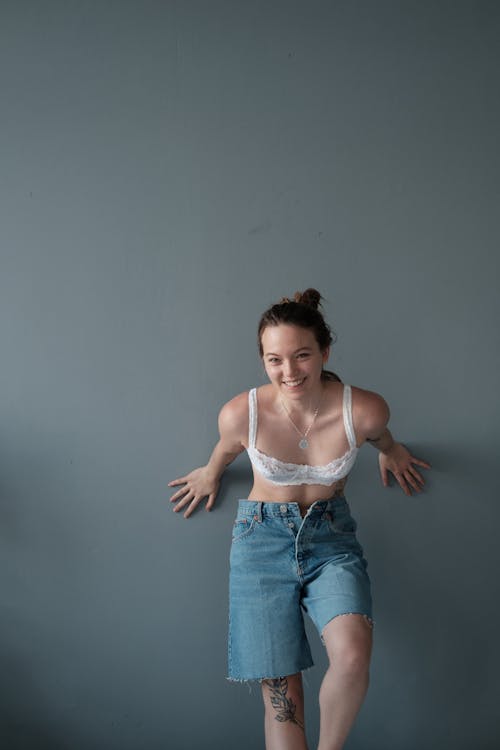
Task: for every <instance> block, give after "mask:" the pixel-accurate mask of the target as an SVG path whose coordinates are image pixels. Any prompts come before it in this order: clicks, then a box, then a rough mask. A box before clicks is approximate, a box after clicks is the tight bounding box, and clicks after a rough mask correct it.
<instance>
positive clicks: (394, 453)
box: [359, 391, 431, 495]
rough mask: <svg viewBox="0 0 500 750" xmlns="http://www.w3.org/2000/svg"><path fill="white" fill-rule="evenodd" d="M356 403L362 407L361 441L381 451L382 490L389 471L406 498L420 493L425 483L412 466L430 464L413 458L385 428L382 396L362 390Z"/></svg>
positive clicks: (385, 407) (385, 409) (386, 411)
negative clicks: (362, 439) (358, 401)
mask: <svg viewBox="0 0 500 750" xmlns="http://www.w3.org/2000/svg"><path fill="white" fill-rule="evenodd" d="M359 400H360V401H361V404H360V406H361V407H362V408H361V409H359V412H360V424H361V430H362V432H363V433H364V435H363V436H364V439H365V440H366V441H367V442H369V443H371V445H373V446H375V448H377V449H378V450H379V451H380V453H379V457H378V461H379V467H380V475H381V477H382V483H383V485H384V487H388V486H389V472H391V474H393V475H394V477H395V478H396V481H397V482H398V484H399V486H400V487H401V489H402V490H403V492H404V493H405V495H411V494H412V489H413V490H414V491H415V492H421V490H422V487H423V485H424V482H425V480H424V478H423V476H422V475H421V474H420V472H419V471H418V469H416V468H415V466H422V467H423V468H424V469H430V468H431V467H430V464H428V463H427V461H422V459H420V458H417V457H416V456H412V454H411V453H410V451H409V450H408V449H407V448H406V447H405V446H404V445H403V444H402V443H398V442H396V441H395V440H394V438H393V437H392V435H391V433H390V430H389V429H388V427H387V423H388V421H389V417H390V411H389V407H388V405H387V403H386V402H385V401H384V399H383V398H382V396H379V395H378V394H377V393H372V392H370V391H364V392H363V395H362V397H361V398H360V399H359ZM363 407H364V408H363Z"/></svg>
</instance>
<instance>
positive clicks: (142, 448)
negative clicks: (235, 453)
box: [0, 0, 500, 750]
mask: <svg viewBox="0 0 500 750" xmlns="http://www.w3.org/2000/svg"><path fill="white" fill-rule="evenodd" d="M499 30H500V6H499V4H498V3H495V2H477V0H476V1H474V2H472V0H471V2H451V1H450V2H440V1H436V0H433V1H432V2H376V3H372V2H367V1H366V2H354V1H353V2H341V1H340V0H338V1H335V2H307V3H306V2H302V3H300V2H290V1H289V2H263V1H261V0H259V1H258V2H255V0H254V1H253V2H251V3H250V2H244V1H243V0H236V1H235V0H225V1H222V0H216V1H213V2H178V3H176V2H139V0H137V1H136V2H118V0H116V1H115V0H113V1H107V2H97V0H78V1H77V0H74V1H73V2H71V1H70V0H68V1H66V2H63V1H62V0H61V1H60V2H53V1H52V0H45V2H35V1H33V2H27V1H26V2H23V1H22V0H21V1H14V0H12V1H11V2H8V1H7V2H6V1H4V0H2V2H0V77H1V92H2V103H1V108H2V115H1V135H0V151H1V154H0V155H1V161H0V163H1V185H0V190H1V194H0V210H1V221H0V232H1V241H0V252H1V278H0V334H1V353H2V365H1V371H0V372H1V384H2V388H1V399H0V417H1V418H0V440H1V451H0V498H1V499H0V571H1V591H2V614H1V624H0V670H1V671H0V675H1V677H0V681H1V685H2V688H1V689H2V694H1V696H0V717H1V718H0V725H1V728H0V737H1V740H2V741H3V744H4V746H5V747H7V748H9V750H19V749H24V748H36V749H38V748H40V749H45V748H47V750H91V749H92V750H93V749H94V748H98V749H100V748H103V750H112V749H114V748H117V749H118V748H120V750H138V749H139V748H140V749H144V750H155V749H156V748H162V749H163V748H170V749H171V750H184V749H186V750H188V749H189V750H191V748H194V747H204V748H218V749H220V748H223V749H224V748H234V747H238V748H239V750H247V749H248V750H254V749H255V748H258V747H261V746H262V745H263V733H262V728H261V707H260V694H259V689H258V687H253V688H252V690H251V691H249V690H248V688H246V687H244V686H239V685H232V684H229V683H228V682H226V680H225V675H226V620H227V578H228V552H229V543H230V541H229V540H230V529H231V526H232V520H233V516H234V512H235V503H236V500H237V498H238V497H245V494H247V493H248V488H249V484H250V474H249V465H248V460H247V458H246V457H245V456H241V457H239V458H238V460H237V461H236V462H235V464H234V465H233V467H231V469H230V470H228V472H227V475H226V476H225V479H224V481H223V485H222V489H221V493H220V497H219V500H218V504H217V507H216V510H215V511H214V512H213V513H212V514H211V515H206V514H205V513H204V512H199V513H197V514H196V515H195V516H194V517H193V518H192V519H191V520H189V521H185V520H184V519H183V518H181V517H180V516H177V515H174V514H173V513H172V512H171V508H170V505H169V502H168V498H169V496H170V494H171V493H170V492H169V491H168V488H167V486H166V485H167V482H168V481H169V480H170V479H172V478H174V477H176V476H179V475H181V474H183V473H185V472H187V471H188V470H189V469H191V468H193V467H195V466H197V465H200V464H201V463H203V462H204V461H205V460H206V459H207V457H208V455H209V452H210V450H211V448H212V446H213V444H214V442H215V441H216V439H217V432H216V417H217V413H218V410H219V408H220V406H221V405H222V404H223V403H224V402H225V401H226V400H228V399H229V398H230V397H232V396H233V395H235V394H236V393H239V392H241V391H242V390H245V389H248V388H249V387H251V386H253V385H258V384H260V383H263V382H264V376H263V373H262V369H261V366H260V363H259V361H258V357H257V352H256V347H255V328H256V323H257V320H258V317H259V315H260V313H261V312H262V310H263V309H264V308H266V307H267V306H268V304H270V303H271V302H273V301H274V300H276V299H277V298H278V297H280V296H281V295H284V294H289V293H291V292H294V291H295V290H296V289H302V288H305V287H306V286H310V285H314V286H317V287H318V288H319V289H320V291H322V293H323V294H324V295H325V296H326V298H327V303H326V313H327V316H328V318H329V320H330V321H331V323H332V325H333V327H334V329H335V330H336V332H337V334H338V342H337V345H336V347H335V349H334V351H333V354H332V357H331V362H330V364H331V366H332V368H334V369H336V370H337V371H338V372H339V373H340V374H341V376H342V377H343V379H344V380H346V381H347V382H351V383H354V384H355V385H358V386H361V387H366V388H371V389H373V390H376V391H379V392H380V393H382V394H383V395H384V396H385V398H386V399H387V400H388V402H389V404H390V406H391V409H392V420H391V427H392V429H393V432H394V434H395V435H396V436H397V437H398V438H399V439H400V440H403V441H404V442H406V443H407V444H408V445H409V446H410V448H411V449H412V450H414V452H415V453H416V454H417V455H419V456H422V457H424V458H426V459H428V460H429V461H431V463H432V464H433V469H432V472H430V473H428V477H429V480H428V483H427V489H426V492H425V493H424V494H423V495H421V496H418V497H412V498H406V497H405V496H404V495H403V494H402V492H400V491H399V490H398V489H396V488H395V487H392V488H391V489H383V488H382V486H381V482H380V479H379V477H378V474H377V463H376V452H375V451H374V450H373V449H371V448H370V447H366V448H364V449H363V451H362V452H361V456H360V459H359V462H358V464H357V465H356V467H355V470H354V472H353V474H352V477H351V479H350V482H349V487H348V497H349V501H350V503H351V506H352V509H353V512H354V514H355V515H356V517H357V519H358V522H359V533H360V539H361V541H362V543H363V545H364V548H365V552H366V554H367V557H368V559H369V566H370V571H371V575H372V579H373V586H374V595H375V604H376V643H375V649H374V658H373V670H372V684H371V688H370V692H369V695H368V698H367V700H366V703H365V705H364V707H363V710H362V713H361V715H360V717H359V720H358V723H357V725H356V727H355V729H354V731H353V733H352V736H351V738H350V739H349V741H348V743H347V748H349V749H350V750H355V749H356V748H366V749H368V748H370V750H417V748H418V749H419V750H420V749H421V748H426V749H427V750H446V749H447V748H453V750H470V748H471V747H474V748H477V749H478V750H487V749H489V748H494V747H498V741H499V737H500V732H499V729H498V720H497V719H496V718H495V716H497V715H498V699H499V690H498V687H497V675H498V670H499V667H500V664H499V659H498V649H497V641H498V636H497V632H498V620H499V614H500V611H499V610H500V606H499V600H498V585H497V573H498V569H499V563H500V560H499V557H500V556H499V551H498V542H497V529H498V522H499V520H500V509H499V503H498V477H497V474H496V471H495V469H496V466H497V465H498V460H497V453H498V441H497V433H498V430H497V425H498V419H499V401H498V372H499V368H500V362H499V340H498V316H499V301H498V272H499V260H498V239H499V231H498V229H499V226H498V225H499V220H498V216H499V210H498V204H499V200H498V198H499V187H498V186H499V170H498V166H499V165H498V132H500V117H499V114H500V112H499V102H498V84H499V65H498V63H499V53H498V39H499ZM310 633H311V639H312V646H313V651H314V655H315V658H316V662H317V663H316V666H315V668H314V669H313V670H310V671H309V672H308V673H307V675H306V680H307V689H308V694H307V695H308V697H307V701H308V706H307V708H308V711H309V726H308V731H309V734H310V738H311V747H312V748H313V747H315V738H316V736H317V722H318V711H317V707H316V694H317V689H318V686H319V683H320V680H321V675H322V672H323V670H324V668H325V666H326V662H325V657H324V655H323V653H322V648H321V644H320V643H319V640H318V637H317V635H316V634H315V633H313V632H312V629H310Z"/></svg>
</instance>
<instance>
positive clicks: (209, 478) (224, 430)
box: [168, 396, 244, 518]
mask: <svg viewBox="0 0 500 750" xmlns="http://www.w3.org/2000/svg"><path fill="white" fill-rule="evenodd" d="M242 406H243V403H242V399H241V397H240V396H236V398H234V399H233V400H232V401H229V402H228V403H227V404H225V405H224V406H223V407H222V409H221V411H220V414H219V434H220V439H219V442H218V443H217V445H216V446H215V448H214V450H213V452H212V455H211V456H210V458H209V460H208V463H207V464H206V466H200V468H198V469H194V470H193V471H191V472H190V473H189V474H186V476H184V477H179V478H178V479H174V480H172V481H171V482H169V483H168V486H169V487H175V486H177V485H179V484H182V485H183V487H181V489H180V490H177V492H176V493H175V494H174V495H172V497H171V498H170V502H171V503H175V502H177V505H176V506H175V507H174V511H175V512H177V511H179V510H182V509H183V508H185V511H184V518H189V516H190V515H191V513H192V512H193V511H194V510H195V509H196V507H197V506H198V505H199V503H200V502H201V501H202V500H203V498H204V497H208V500H207V504H206V510H208V511H210V510H212V508H213V505H214V503H215V498H216V496H217V492H218V490H219V484H220V478H221V476H222V474H223V473H224V469H225V468H226V466H227V465H228V464H230V463H231V461H234V459H235V458H236V456H238V455H239V454H240V453H241V452H242V451H243V450H244V445H243V444H242V442H241V426H242V416H244V415H243V414H242Z"/></svg>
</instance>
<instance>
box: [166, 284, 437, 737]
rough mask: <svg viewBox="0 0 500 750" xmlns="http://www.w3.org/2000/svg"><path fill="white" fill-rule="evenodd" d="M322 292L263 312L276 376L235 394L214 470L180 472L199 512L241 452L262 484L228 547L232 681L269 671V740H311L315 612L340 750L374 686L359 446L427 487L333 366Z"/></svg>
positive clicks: (326, 718) (326, 729) (184, 500)
mask: <svg viewBox="0 0 500 750" xmlns="http://www.w3.org/2000/svg"><path fill="white" fill-rule="evenodd" d="M320 301H321V295H320V294H319V292H318V291H316V290H315V289H307V290H306V291H305V292H303V293H300V292H297V293H296V295H295V297H294V299H293V300H290V299H288V298H283V299H282V300H281V301H280V302H279V303H277V304H275V305H272V306H271V307H270V308H269V309H268V310H266V312H265V313H264V314H263V315H262V317H261V319H260V322H259V326H258V345H259V352H260V356H261V358H262V362H263V364H264V367H265V370H266V373H267V376H268V378H269V381H270V382H269V384H267V385H264V386H261V387H260V388H252V389H251V390H250V391H249V392H248V393H246V392H245V393H240V394H239V395H238V396H236V397H235V398H233V399H231V401H228V402H227V403H226V404H225V405H224V406H223V407H222V409H221V411H220V414H219V431H220V440H219V442H218V443H217V445H216V447H215V449H214V451H213V453H212V455H211V457H210V460H209V461H208V463H207V465H206V466H203V467H200V468H198V469H195V470H194V471H192V472H190V474H188V475H187V476H184V477H180V478H179V479H175V480H173V481H172V482H170V483H169V484H170V486H176V485H182V487H181V489H179V490H177V491H176V492H175V494H174V495H173V496H172V498H171V501H172V502H174V503H176V505H175V507H174V510H175V511H179V510H181V509H184V516H185V517H186V518H187V517H189V516H190V515H191V513H192V512H193V511H194V510H195V508H196V507H197V506H198V504H199V503H200V502H201V500H203V498H204V497H208V501H207V506H206V507H207V510H210V509H211V508H212V507H213V504H214V502H215V498H216V495H217V491H218V488H219V482H220V478H221V475H222V473H223V471H224V469H225V467H226V466H227V465H228V464H229V463H230V462H231V461H232V460H233V459H234V458H235V457H236V456H237V455H238V454H239V453H241V452H242V451H243V450H246V451H247V452H248V456H249V458H250V461H251V463H252V467H253V485H252V488H251V490H250V492H249V494H248V497H247V498H245V499H244V500H240V501H239V503H238V511H237V516H236V520H235V524H234V531H233V539H232V546H231V556H230V583H229V589H230V590H229V594H230V596H229V599H230V601H229V612H230V617H229V644H228V645H229V648H228V662H229V679H231V680H235V681H246V680H258V681H260V682H261V684H262V694H263V699H264V706H265V736H266V748H267V750H275V749H277V748H289V749H290V750H292V748H293V749H294V750H295V749H297V750H304V749H305V748H306V747H307V746H306V738H305V733H304V697H303V689H302V674H301V673H302V670H304V669H306V668H308V667H310V666H311V665H312V663H313V662H312V657H311V651H310V647H309V643H308V640H307V637H306V633H305V628H304V620H303V613H307V614H308V615H309V617H310V618H311V620H312V621H313V623H314V624H315V626H316V628H317V630H318V633H319V634H320V636H321V640H322V642H323V643H324V645H325V648H326V650H327V653H328V657H329V660H330V667H329V669H328V670H327V672H326V675H325V677H324V680H323V683H322V686H321V690H320V695H319V700H320V708H321V720H320V740H319V745H318V750H339V748H342V746H343V743H344V741H345V739H346V737H347V735H348V732H349V729H350V727H351V726H352V723H353V722H354V719H355V717H356V715H357V712H358V710H359V708H360V706H361V703H362V701H363V698H364V696H365V693H366V690H367V687H368V671H369V661H370V654H371V646H372V601H371V587H370V579H369V577H368V573H367V562H366V560H365V558H364V556H363V549H362V547H361V545H360V544H359V542H358V540H357V537H356V522H355V521H354V519H353V518H352V516H351V513H350V509H349V506H348V503H347V500H346V498H345V495H344V488H345V485H346V482H347V476H348V474H349V472H350V470H351V468H352V466H353V464H354V462H355V460H356V456H357V453H358V450H359V448H360V446H361V445H362V444H363V443H364V442H366V441H368V442H370V443H371V444H372V445H375V446H376V447H377V448H378V449H379V451H380V454H379V463H380V471H381V475H382V481H383V483H384V484H385V485H387V484H388V472H389V471H390V472H392V473H393V474H394V476H395V477H396V479H397V481H398V483H399V484H400V486H401V488H402V489H403V491H404V492H405V493H406V494H411V492H412V490H415V491H416V492H418V491H420V489H421V487H422V485H423V483H424V479H423V477H422V476H421V474H420V473H419V471H418V470H417V469H416V465H419V466H423V467H425V468H430V467H429V464H428V463H426V462H425V461H422V460H420V459H418V458H415V457H414V456H412V455H411V454H410V453H409V451H408V450H407V449H406V448H405V447H404V446H403V445H401V444H400V443H396V442H395V441H394V440H393V438H392V435H391V433H390V432H389V430H388V428H387V423H388V421H389V407H388V406H387V403H386V402H385V400H384V399H383V398H382V396H380V395H378V394H377V393H373V392H372V391H367V390H364V389H361V388H357V387H354V386H350V385H347V384H343V383H342V382H341V381H340V378H339V377H338V376H337V375H335V374H334V373H332V372H330V371H328V370H325V364H326V363H327V361H328V358H329V356H330V346H331V343H332V334H331V331H330V328H329V327H328V325H327V324H326V322H325V320H324V318H323V316H322V314H321V312H320V311H319V304H320Z"/></svg>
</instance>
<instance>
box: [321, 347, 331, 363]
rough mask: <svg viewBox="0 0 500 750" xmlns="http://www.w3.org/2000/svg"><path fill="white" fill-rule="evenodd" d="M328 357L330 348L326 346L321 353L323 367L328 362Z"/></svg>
mask: <svg viewBox="0 0 500 750" xmlns="http://www.w3.org/2000/svg"><path fill="white" fill-rule="evenodd" d="M329 356H330V347H329V346H327V347H326V349H325V350H324V352H323V364H324V365H325V364H326V363H327V362H328V357H329Z"/></svg>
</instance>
